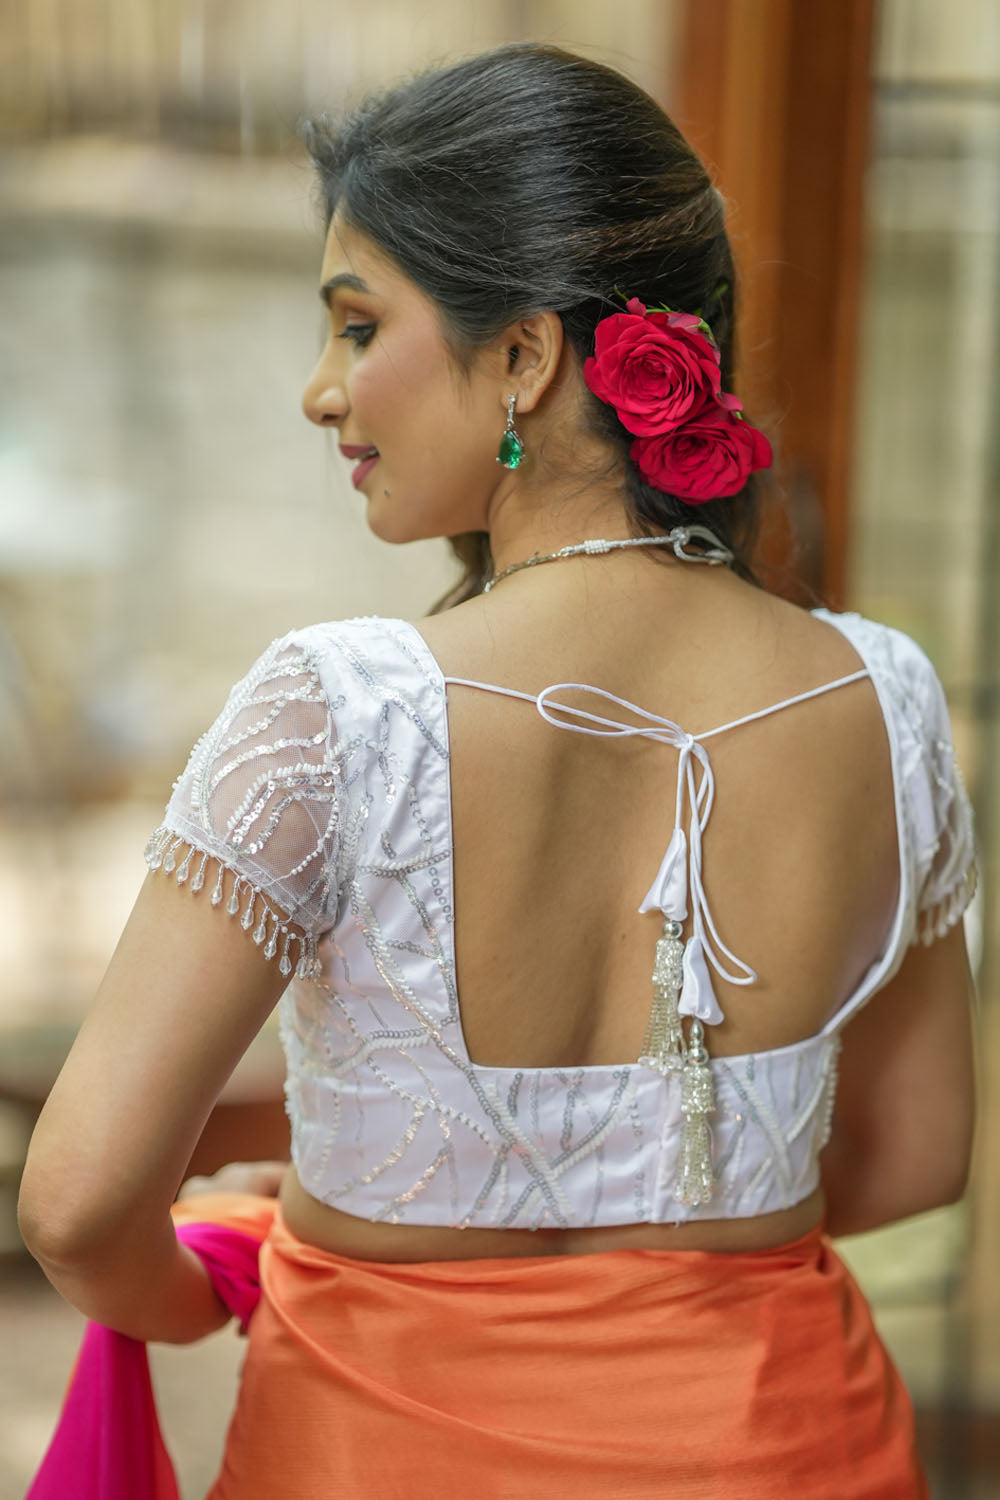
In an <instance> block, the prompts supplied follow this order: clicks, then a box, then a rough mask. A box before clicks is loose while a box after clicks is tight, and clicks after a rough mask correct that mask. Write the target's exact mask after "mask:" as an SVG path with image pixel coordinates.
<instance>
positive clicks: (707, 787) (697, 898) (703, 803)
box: [535, 682, 757, 1026]
mask: <svg viewBox="0 0 1000 1500" xmlns="http://www.w3.org/2000/svg"><path fill="white" fill-rule="evenodd" d="M560 688H579V689H581V690H583V691H585V692H590V693H599V694H600V695H601V697H603V698H608V699H611V700H612V701H613V702H615V703H619V704H621V706H622V707H623V708H627V709H629V710H631V712H632V713H634V714H637V715H638V716H639V717H640V718H643V719H646V720H648V721H649V722H648V723H647V724H642V725H633V724H622V723H620V722H619V721H618V720H617V719H605V718H602V717H601V716H600V715H599V714H591V713H586V712H585V711H584V710H583V709H578V708H570V707H568V706H567V705H565V704H553V705H551V706H552V707H554V708H557V709H558V710H559V712H560V713H568V714H576V715H577V716H578V717H580V718H584V719H590V720H591V721H592V722H593V723H595V724H604V725H607V726H608V727H607V728H604V729H588V728H586V727H584V726H583V725H581V724H568V723H566V722H565V721H564V720H562V719H554V718H552V717H551V716H550V715H549V714H548V713H547V712H546V705H545V704H544V702H543V700H544V699H545V698H546V697H547V695H548V694H549V693H553V692H556V691H557V690H558V689H560ZM535 702H536V705H537V707H538V711H539V713H540V714H541V715H542V717H543V718H544V719H547V720H548V722H549V723H550V724H555V725H556V726H557V727H558V728H560V729H572V730H575V731H577V732H578V733H579V734H599V735H605V736H607V735H636V734H638V735H642V736H643V737H644V738H647V739H656V740H660V741H662V742H663V743H664V744H668V745H673V746H675V747H676V748H677V750H678V751H679V752H680V753H679V755H678V760H677V794H676V799H675V804H674V830H673V833H672V835H671V838H670V843H669V844H668V846H667V851H666V853H665V854H664V856H663V859H662V860H661V861H660V868H659V870H658V871H657V872H656V877H655V879H654V880H653V883H652V885H651V886H650V888H649V890H648V891H647V892H646V894H645V896H644V897H643V899H642V902H641V904H640V906H639V908H638V909H639V912H640V913H645V912H648V911H654V910H657V909H659V910H660V911H662V912H663V915H664V916H665V917H668V918H671V919H673V920H674V921H677V922H683V921H685V920H686V919H687V915H688V898H689V897H690V902H691V925H692V929H693V930H692V934H691V936H690V938H688V940H687V942H686V944H685V945H684V960H683V982H682V985H681V993H680V997H679V999H678V1002H677V1009H678V1011H679V1012H680V1014H681V1015H682V1016H695V1017H697V1019H698V1020H699V1021H701V1022H703V1023H704V1024H705V1025H708V1026H717V1025H718V1024H719V1022H720V1021H722V1020H723V1019H724V1016H723V1012H722V1007H721V1006H720V1005H719V1002H718V1000H717V999H716V995H715V989H714V987H713V984H712V976H711V973H710V970H709V965H711V967H712V968H713V969H715V971H716V973H717V974H719V975H720V976H721V977H722V978H723V979H728V980H729V982H730V983H731V984H740V985H746V984H754V983H756V980H757V975H756V974H755V972H754V971H753V969H751V968H750V966H749V964H745V963H744V962H743V960H742V959H740V958H737V957H736V954H735V953H733V952H732V951H731V950H730V949H729V948H727V947H726V944H725V943H724V942H723V941H722V939H721V938H720V936H719V934H718V931H717V929H716V926H715V922H714V921H713V919H712V914H711V912H710V911H709V909H708V902H707V900H706V897H705V888H704V885H703V884H702V878H701V841H702V835H703V834H704V832H705V828H706V826H707V824H708V819H709V815H710V813H711V811H712V802H713V799H714V796H715V777H714V775H713V773H712V765H711V762H710V760H709V758H708V751H707V750H706V749H705V747H704V745H702V744H701V743H700V742H699V741H698V740H696V739H695V738H694V736H693V735H690V734H688V733H686V732H685V730H683V729H681V727H680V725H679V724H675V723H674V722H673V720H672V719H667V718H663V717H661V716H660V715H659V714H654V713H650V712H649V710H648V709H645V708H640V707H639V706H638V704H635V703H630V702H629V700H628V699H627V698H619V697H617V695H616V694H614V693H609V692H607V691H606V690H605V689H604V688H598V687H594V686H593V685H592V684H590V683H584V682H556V683H553V684H551V686H549V687H547V688H543V689H542V691H541V692H540V693H539V694H538V697H537V698H536V700H535ZM696 767H697V770H696ZM685 802H687V805H688V824H689V830H690V835H689V837H690V849H689V847H688V845H689V837H688V836H687V835H685V832H684V810H685V809H684V804H685ZM717 950H718V951H717ZM720 953H722V954H723V955H724V956H725V958H726V959H728V960H729V962H730V963H731V964H732V965H733V968H732V969H728V968H726V966H725V964H724V962H723V960H722V958H720V956H719V954H720Z"/></svg>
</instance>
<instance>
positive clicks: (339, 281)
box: [319, 271, 371, 307]
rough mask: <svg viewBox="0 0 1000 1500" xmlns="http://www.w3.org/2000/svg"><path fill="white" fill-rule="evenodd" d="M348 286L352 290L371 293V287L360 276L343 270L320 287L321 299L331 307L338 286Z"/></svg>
mask: <svg viewBox="0 0 1000 1500" xmlns="http://www.w3.org/2000/svg"><path fill="white" fill-rule="evenodd" d="M342 286H343V287H347V289H348V290H349V291H352V292H368V293H371V287H370V286H368V285H366V283H365V282H363V281H362V280H361V277H360V276H355V275H353V274H352V273H351V272H350V271H342V272H341V273H340V275H339V276H331V277H330V280H329V281H324V283H323V285H322V286H321V287H320V289H319V300H320V301H321V302H322V303H323V304H324V305H325V306H326V307H329V306H330V303H331V300H332V298H333V294H334V292H335V291H336V290H337V289H338V287H342Z"/></svg>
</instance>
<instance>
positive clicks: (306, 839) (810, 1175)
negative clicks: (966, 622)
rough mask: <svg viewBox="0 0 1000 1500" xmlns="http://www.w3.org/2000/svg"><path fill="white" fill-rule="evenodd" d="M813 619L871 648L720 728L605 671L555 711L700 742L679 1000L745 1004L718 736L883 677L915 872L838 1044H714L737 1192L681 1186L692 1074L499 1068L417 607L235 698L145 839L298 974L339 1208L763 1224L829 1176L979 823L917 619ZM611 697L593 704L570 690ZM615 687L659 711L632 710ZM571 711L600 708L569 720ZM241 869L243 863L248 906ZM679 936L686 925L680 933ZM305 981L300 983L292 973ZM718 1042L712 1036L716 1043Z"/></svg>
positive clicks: (297, 1092) (315, 1139)
mask: <svg viewBox="0 0 1000 1500" xmlns="http://www.w3.org/2000/svg"><path fill="white" fill-rule="evenodd" d="M813 613H814V614H815V615H816V616H817V617H819V618H821V619H825V620H826V621H828V622H829V623H830V624H831V625H833V626H835V627H836V628H837V629H839V630H840V631H842V632H843V634H844V635H845V636H846V637H847V638H848V640H849V641H850V642H851V643H852V644H853V646H854V647H855V649H856V650H857V652H858V654H859V656H860V658H861V661H862V662H863V663H864V666H863V667H862V668H861V669H859V670H858V671H857V672H853V673H850V674H849V675H847V676H846V677H843V678H838V679H836V681H834V682H831V683H825V684H822V685H821V686H820V687H818V688H815V689H813V690H811V691H810V692H808V693H804V694H800V695H798V696H797V697H795V698H793V699H788V700H784V701H783V702H782V703H780V704H775V705H772V706H771V707H770V708H768V709H765V710H762V711H761V713H759V714H754V715H749V716H748V718H747V719H741V720H738V721H735V722H734V723H732V724H727V725H720V726H719V727H718V728H717V729H714V730H712V731H710V732H708V733H703V734H701V735H699V736H698V737H697V739H696V738H694V737H693V736H691V735H690V734H687V733H686V732H685V731H684V730H683V729H682V728H681V727H680V726H678V725H676V724H674V723H673V722H672V721H671V720H669V719H665V718H662V717H660V716H658V715H656V714H652V713H650V712H649V711H648V710H645V709H642V708H640V707H638V706H637V705H635V704H631V703H629V702H628V701H627V700H625V699H621V698H616V697H615V696H614V695H613V694H609V693H606V692H605V691H604V690H603V689H600V688H595V687H591V686H590V685H589V684H577V683H572V684H570V683H560V684H553V685H551V686H549V687H547V688H545V689H544V690H543V691H542V692H541V693H539V694H538V695H537V697H536V696H535V695H533V694H523V693H516V692H514V691H513V690H511V689H507V688H500V687H497V686H496V685H494V684H489V683H470V684H469V685H471V686H477V687H481V688H484V689H486V690H488V691H493V692H501V693H506V694H508V695H510V696H514V697H522V698H526V699H527V700H528V701H529V702H533V703H535V705H536V708H537V710H538V712H539V713H541V714H542V715H543V717H545V718H546V719H548V720H549V722H550V723H552V724H553V725H554V726H556V727H558V728H562V729H571V730H575V731H577V732H582V733H591V734H592V733H599V734H612V735H614V734H630V735H631V734H636V733H639V734H644V735H648V736H650V737H653V738H658V739H661V740H663V741H664V742H666V743H669V744H672V745H674V746H676V747H678V748H679V750H680V754H679V755H678V757H677V759H678V770H677V789H676V799H675V821H674V832H673V836H672V837H671V840H670V843H669V846H668V848H667V850H666V851H665V853H664V856H663V859H662V861H661V864H660V868H659V870H658V871H657V872H656V874H655V876H654V878H653V881H652V883H651V885H650V887H649V890H648V891H647V893H646V896H645V897H644V899H643V902H642V904H641V905H640V907H639V908H638V910H639V912H647V911H650V910H652V909H654V908H657V909H659V910H660V911H662V912H663V914H664V918H665V920H666V921H667V923H668V924H669V921H670V920H676V921H683V920H684V918H686V916H687V914H688V910H689V909H690V916H691V936H690V937H689V939H688V940H687V942H686V943H685V944H684V949H683V965H682V966H681V965H680V964H678V969H677V990H678V996H677V998H678V1009H679V1011H680V1014H681V1015H682V1016H689V1017H693V1018H697V1019H698V1020H699V1021H700V1022H702V1023H703V1025H704V1026H707V1027H709V1028H710V1027H711V1026H712V1025H713V1024H717V1023H718V1022H719V1021H721V1020H722V1019H723V1016H722V1011H721V1009H720V1007H719V1004H718V1000H717V998H716V996H715V993H714V988H713V985H712V971H713V970H714V971H715V972H716V973H718V974H720V975H724V976H725V977H726V978H728V979H729V980H730V981H732V982H733V983H739V984H748V985H752V984H753V983H754V981H755V980H756V977H757V976H756V975H755V973H754V971H753V970H752V969H751V968H750V967H749V965H747V964H746V963H745V962H744V961H743V960H742V959H740V958H738V957H737V956H736V955H735V954H733V953H732V952H731V951H730V950H729V949H728V948H727V947H726V945H725V943H724V942H723V941H722V939H721V937H720V936H719V933H718V931H717V928H716V925H715V922H714V921H713V919H712V915H711V912H710V911H709V908H708V903H707V900H706V897H705V891H704V886H703V884H702V879H701V869H702V863H703V861H704V860H705V859H710V857H711V856H710V849H711V837H710V835H709V837H708V840H707V849H708V851H709V852H707V853H706V844H705V832H706V827H707V825H708V822H709V816H710V813H711V805H712V795H713V778H712V767H711V762H710V759H709V752H708V749H707V748H706V742H709V741H710V740H711V738H712V736H713V735H716V734H721V733H723V732H724V731H728V730H734V729H736V728H737V727H738V726H739V725H740V724H743V723H746V722H749V720H750V719H755V718H759V717H762V716H763V715H764V714H769V713H775V712H778V711H779V710H782V709H786V708H791V707H792V706H793V705H795V704H798V703H800V702H802V701H805V700H808V699H809V698H812V697H814V696H816V695H817V694H819V693H823V692H828V691H833V690H835V689H837V688H839V687H840V686H842V685H844V684H846V683H848V682H853V681H855V680H857V679H858V678H859V677H864V676H870V677H871V679H872V682H873V684H874V686H875V689H876V692H877V694H878V699H879V703H880V705H881V708H882V713H883V717H884V719H885V724H886V728H887V731H888V738H889V744H890V748H891V759H892V773H893V781H894V787H895V810H896V825H897V835H898V840H899V868H900V887H899V897H898V905H897V910H896V915H895V920H894V922H893V926H892V931H891V934H890V937H889V939H888V942H887V944H886V947H885V949H884V951H883V952H882V954H881V955H880V956H879V958H878V959H876V961H875V962H874V963H872V965H871V966H870V968H869V970H868V972H867V973H866V974H865V976H864V978H863V979H862V981H861V983H860V984H859V985H858V987H857V988H856V990H855V991H854V993H853V994H852V995H851V996H850V998H849V999H848V1000H847V1001H846V1002H845V1003H844V1004H843V1005H842V1006H841V1007H840V1009H839V1010H838V1011H837V1012H836V1014H835V1015H834V1016H832V1017H831V1018H830V1020H829V1021H828V1022H827V1024H826V1025H825V1026H824V1027H823V1028H822V1029H821V1030H820V1031H819V1032H817V1033H816V1034H815V1035H813V1036H810V1037H808V1038H807V1039H805V1040H804V1041H801V1042H797V1043H794V1044H793V1045H790V1046H786V1047H780V1048H776V1049H772V1050H769V1051H762V1052H755V1053H747V1054H745V1055H742V1056H736V1057H732V1056H731V1057H725V1058H713V1059H711V1061H710V1064H709V1066H710V1070H711V1083H712V1085H713V1086H714V1087H713V1092H712V1101H711V1109H710V1113H709V1114H708V1116H707V1124H708V1133H709V1137H710V1163H709V1174H710V1189H709V1190H708V1191H707V1192H706V1193H705V1194H704V1195H703V1196H702V1200H701V1201H698V1198H697V1194H696V1195H695V1199H694V1201H692V1200H691V1198H690V1195H686V1194H685V1193H683V1192H682V1191H680V1189H679V1187H678V1183H679V1181H680V1179H681V1176H682V1172H681V1167H680V1154H681V1149H682V1139H683V1136H684V1128H685V1118H684V1113H683V1112H682V1079H681V1075H680V1073H679V1072H671V1071H670V1070H669V1069H664V1068H662V1067H656V1066H654V1065H653V1064H652V1061H651V1059H650V1058H647V1057H643V1058H641V1059H638V1060H636V1061H635V1062H632V1063H623V1064H618V1065H598V1066H591V1067H570V1068H514V1067H503V1068H498V1067H487V1066H481V1065H479V1064H476V1063H473V1062H472V1061H471V1059H470V1057H469V1054H468V1049H467V1048H466V1045H465V1040H464V1036H463V1031H462V1020H461V1015H460V1013H459V1004H458V995H457V991H456V981H455V944H454V930H455V929H454V893H453V887H452V868H453V867H452V824H451V801H450V783H449V769H448V761H449V744H448V721H447V716H446V704H445V686H446V683H447V682H463V683H464V682H468V681H469V680H468V679H464V678H447V677H445V676H444V675H443V674H442V672H441V669H440V667H439V666H438V663H437V661H436V660H435V658H434V657H433V655H432V654H431V652H430V650H429V648H428V646H427V645H426V643H425V641H424V639H423V637H422V636H421V635H420V633H419V631H417V630H416V629H415V628H414V627H413V626H412V625H410V624H409V623H408V622H406V621H404V620H399V619H387V618H383V617H380V616H375V615H366V616H361V617H358V618H354V619H349V620H336V621H332V622H330V623H326V624H319V625H312V626H309V627H306V628H305V629H302V630H294V631H292V632H290V633H289V634H288V635H286V636H283V637H281V638H280V639H278V640H276V641H274V642H273V643H272V644H271V645H270V646H269V647H268V649H267V650H266V651H265V652H264V653H263V655H262V656H261V657H260V658H259V659H258V660H257V661H256V662H255V663H254V665H253V666H252V667H251V669H250V671H249V672H248V673H247V675H246V676H245V677H244V678H243V679H242V680H241V681H240V682H239V683H238V684H237V685H236V686H235V687H234V688H233V690H232V692H231V693H230V695H229V699H228V701H227V703H226V706H225V708H224V709H223V711H222V713H221V714H220V715H219V717H218V719H217V720H216V721H215V723H214V724H213V725H212V726H211V728H210V729H209V730H208V731H207V732H206V733H205V734H204V735H203V736H202V737H201V739H199V741H198V743H197V744H196V745H195V748H194V750H193V751H192V754H191V757H190V759H189V761H188V764H187V767H186V769H185V770H184V772H183V774H182V775H181V776H180V777H179V779H178V780H177V782H176V783H175V786H174V790H173V795H172V796H171V798H170V801H169V803H168V805H167V809H166V812H165V814H164V819H163V823H162V825H161V827H160V828H159V829H157V831H156V832H155V833H154V834H153V835H152V837H151V838H150V841H149V844H148V846H147V850H146V859H147V863H148V864H149V865H150V868H152V869H162V870H164V871H166V872H167V873H168V874H170V875H172V876H173V878H174V879H176V880H177V881H178V882H180V883H185V882H187V883H189V884H190V886H191V887H192V889H194V890H204V892H205V895H204V897H203V898H202V899H208V900H211V901H213V902H214V903H215V904H217V905H220V904H223V902H225V906H226V910H227V911H228V912H229V914H230V915H231V916H235V917H238V919H239V920H240V921H241V923H242V925H243V926H244V927H245V928H247V929H248V930H251V931H252V935H253V940H254V941H255V942H256V943H257V944H258V945H259V946H260V948H261V951H262V953H263V955H264V957H265V958H268V959H272V960H276V961H277V963H278V964H279V966H280V968H281V971H282V973H285V974H288V975H293V977H292V981H291V983H290V984H289V986H288V988H287V989H286V990H285V992H284V994H283V996H282V999H281V1002H280V1021H281V1036H282V1042H283V1046H284V1049H285V1053H286V1058H287V1063H288V1077H287V1083H286V1099H287V1107H288V1112H289V1116H290V1119H291V1126H292V1158H293V1161H294V1163H295V1166H296V1169H297V1171H298V1175H299V1177H300V1179H301V1181H302V1184H303V1186H304V1187H305V1188H306V1190H307V1191H308V1192H310V1193H311V1194H313V1195H314V1196H315V1197H316V1198H318V1199H319V1200H320V1201H321V1202H323V1203H328V1204H331V1205H333V1206H334V1207H336V1208H339V1209H342V1210H344V1211H345V1212H348V1213H352V1214H355V1215H358V1216H359V1217H361V1218H365V1219H371V1220H386V1221H388V1222H391V1223H408V1224H441V1225H450V1226H456V1227H467V1226H475V1227H481V1228H529V1229H536V1228H541V1227H546V1228H570V1227H573V1228H584V1227H588V1226H594V1225H610V1224H625V1223H643V1222H656V1223H658V1222H681V1221H685V1220H690V1219H698V1218H737V1217H743V1216H750V1215H756V1214H763V1213H770V1212H774V1211H776V1210H778V1209H784V1208H789V1207H791V1206H792V1205H793V1204H795V1203H798V1202H800V1201H801V1200H802V1199H804V1198H806V1197H808V1195H809V1194H810V1193H811V1192H812V1191H813V1190H814V1188H815V1187H816V1186H817V1184H818V1181H819V1167H818V1157H819V1153H820V1150H821V1149H822V1147H823V1145H824V1144H825V1142H826V1140H827V1138H828V1136H829V1129H830V1119H831V1114H832V1108H833V1099H834V1093H835V1089H836V1058H837V1053H838V1049H839V1042H840V1033H841V1030H842V1028H843V1026H844V1025H845V1024H846V1022H847V1021H848V1020H849V1019H850V1017H851V1016H852V1015H853V1014H854V1013H855V1012H856V1011H857V1010H858V1009H859V1008H860V1007H861V1006H862V1005H863V1004H864V1003H865V1002H866V1001H867V1000H868V999H870V998H871V996H872V995H873V994H874V993H875V992H876V991H877V990H878V989H879V988H880V987H881V986H882V985H884V984H886V983H887V982H888V980H889V979H890V978H891V977H892V976H893V974H894V973H895V972H896V970H897V969H898V968H899V966H900V964H901V963H902V961H903V958H904V957H905V954H906V950H907V948H908V947H909V945H910V944H911V943H913V942H916V941H918V940H920V941H923V942H925V943H929V942H931V941H933V939H934V938H935V937H936V936H939V935H942V934H943V933H944V932H945V931H947V929H948V928H950V927H951V926H952V925H953V924H954V923H955V922H956V921H958V920H959V918H960V916H961V914H962V912H963V911H964V909H965V907H966V906H967V904H968V902H969V900H970V899H971V896H972V893H973V891H974V888H975V879H976V866H975V851H974V839H973V826H972V816H971V812H970V807H969V801H968V798H967V796H966V793H965V790H964V787H963V784H962V779H961V775H960V773H959V770H958V768H957V765H956V763H955V757H954V751H953V747H952V738H951V730H950V724H949V718H948V711H947V707H946V703H945V698H944V693H943V691H942V688H941V684H940V682H939V680H938V678H937V675H936V673H935V671H934V668H933V667H932V665H931V663H930V662H929V660H928V658H927V657H926V656H925V655H924V653H923V652H922V650H921V649H920V647H919V646H917V645H916V643H915V642H914V641H913V640H911V639H910V638H909V637H908V636H906V635H904V634H902V633H901V632H900V631H897V630H894V629H892V628H890V627H888V626H885V625H881V624H878V623H876V622H875V621H872V620H868V619H865V618H863V617H862V616H860V615H857V614H834V613H831V612H830V611H827V610H821V609H820V610H815V611H813ZM567 687H573V688H579V687H583V688H587V689H589V691H590V692H592V693H593V694H595V695H596V696H595V707H594V711H593V713H590V712H589V711H588V712H584V711H582V710H579V709H575V708H571V707H569V706H568V705H565V704H557V703H555V702H553V701H552V695H553V694H555V693H558V691H559V689H560V688H567ZM609 702H615V703H620V704H622V705H623V706H625V707H628V708H629V709H630V710H631V711H632V712H633V713H634V714H635V715H636V716H637V717H639V718H641V719H643V720H644V721H645V722H644V724H643V725H642V726H639V727H637V726H635V725H631V724H623V723H621V721H620V720H616V719H614V718H609V717H607V708H608V703H609ZM556 707H558V709H559V712H560V713H561V714H569V715H572V716H574V717H575V718H577V719H580V720H582V721H584V722H582V723H569V722H566V721H565V720H564V719H556V718H552V717H550V710H551V709H552V708H556ZM223 868H228V869H229V870H231V871H233V872H234V873H235V875H236V877H237V879H236V883H235V887H234V889H233V891H232V894H231V896H229V898H228V899H226V897H225V892H224V890H223V882H222V871H223ZM675 930H676V929H675ZM293 971H294V974H293ZM707 1035H708V1048H709V1051H710V1050H711V1042H710V1033H708V1034H707Z"/></svg>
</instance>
